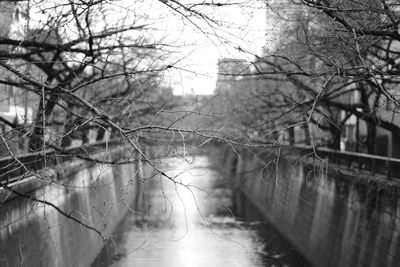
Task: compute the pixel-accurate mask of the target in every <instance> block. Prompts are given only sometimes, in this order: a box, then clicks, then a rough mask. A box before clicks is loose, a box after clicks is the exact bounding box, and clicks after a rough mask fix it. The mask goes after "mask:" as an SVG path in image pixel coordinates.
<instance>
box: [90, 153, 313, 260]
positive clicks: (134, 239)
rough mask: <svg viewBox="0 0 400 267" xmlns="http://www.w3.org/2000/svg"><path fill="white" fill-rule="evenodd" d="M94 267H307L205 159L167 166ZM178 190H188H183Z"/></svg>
mask: <svg viewBox="0 0 400 267" xmlns="http://www.w3.org/2000/svg"><path fill="white" fill-rule="evenodd" d="M159 168H160V169H162V170H165V171H166V173H167V174H168V175H169V176H171V177H173V178H174V179H175V181H176V182H177V183H173V182H172V181H169V180H166V179H165V178H163V179H161V178H160V177H159V176H155V177H152V178H149V179H147V180H146V182H145V184H146V193H145V201H144V203H145V206H146V207H147V208H144V209H143V211H132V212H131V213H129V214H127V216H126V217H125V219H124V220H123V221H122V223H121V224H120V225H119V227H118V228H117V230H116V231H115V233H114V234H113V240H112V241H110V242H109V243H108V244H107V246H106V247H105V248H104V249H103V251H102V252H101V254H100V255H99V256H98V257H97V259H96V260H95V262H94V263H93V265H92V266H93V267H95V266H96V267H97V266H100V267H105V266H113V267H117V266H118V267H119V266H135V267H141V266H143V267H153V266H154V267H168V266H171V267H172V266H174V267H181V266H182V267H196V266H199V267H200V266H208V267H210V266H218V267H223V266H230V267H231V266H243V267H251V266H310V265H309V264H308V263H307V262H306V261H305V260H304V259H303V258H302V257H301V256H300V255H299V254H297V253H296V251H295V250H294V248H293V247H292V246H291V245H290V244H289V243H287V242H286V241H285V240H284V239H283V238H282V237H281V236H280V235H279V234H278V233H277V232H276V230H274V229H273V227H272V226H271V225H269V224H268V223H267V222H265V221H264V220H263V219H262V217H261V216H260V215H259V213H258V212H257V210H256V209H255V207H254V206H252V205H251V203H249V202H248V201H247V199H246V198H245V197H244V196H243V195H241V194H240V193H238V192H236V191H235V190H233V189H231V188H228V187H227V186H226V183H225V181H224V179H223V177H222V176H221V175H220V174H219V173H218V170H216V169H215V168H213V167H212V164H211V162H210V160H209V159H208V158H207V157H206V156H202V157H196V158H194V159H193V161H184V160H181V159H178V158H172V159H168V160H165V161H164V162H163V163H162V164H161V165H160V167H159ZM180 184H186V185H188V186H187V187H185V186H182V185H180Z"/></svg>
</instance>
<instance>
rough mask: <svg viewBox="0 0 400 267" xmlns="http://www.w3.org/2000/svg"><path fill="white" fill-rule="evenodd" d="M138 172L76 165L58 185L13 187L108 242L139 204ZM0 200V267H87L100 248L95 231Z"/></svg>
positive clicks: (21, 202)
mask: <svg viewBox="0 0 400 267" xmlns="http://www.w3.org/2000/svg"><path fill="white" fill-rule="evenodd" d="M142 167H143V166H141V165H139V164H127V165H118V166H112V167H111V166H108V165H101V164H97V165H92V166H90V165H87V164H78V165H75V166H74V165H72V166H70V167H69V168H68V169H69V171H68V173H65V174H64V177H61V179H58V182H48V181H41V180H40V179H38V178H32V179H30V180H29V179H28V180H25V181H24V183H21V184H19V185H17V186H16V187H15V188H17V189H18V190H21V191H23V192H25V193H29V194H31V195H32V196H34V197H36V198H39V199H43V200H46V201H49V202H51V203H54V204H55V205H57V206H58V207H59V208H61V209H62V210H64V211H65V212H67V213H68V214H71V215H73V216H75V217H77V218H80V219H81V220H82V221H83V222H84V223H86V224H88V225H91V226H94V227H97V228H99V229H101V230H102V232H103V233H104V235H105V236H106V237H108V236H109V235H110V234H111V233H112V232H113V230H114V228H115V227H116V225H117V224H118V223H119V222H120V220H121V219H122V218H123V217H124V215H125V214H126V212H127V211H128V207H132V208H134V209H135V208H136V207H138V206H140V205H141V202H142V194H141V190H140V182H139V179H140V178H141V172H142V171H143V169H142ZM145 168H147V167H145ZM148 172H149V171H148ZM0 197H1V201H2V204H0V240H1V242H0V266H4V267H8V266H9V267H14V266H29V267H35V266H38V267H39V266H40V267H43V266H49V267H54V266H63V267H67V266H71V267H72V266H73V267H79V266H82V267H88V266H90V264H91V263H92V261H93V260H94V259H95V257H96V256H97V255H98V253H99V252H100V250H101V249H102V247H103V245H104V243H103V241H102V239H101V238H100V236H99V235H98V234H97V233H96V232H94V231H91V230H88V229H87V228H85V227H83V226H82V225H79V224H77V223H76V222H74V221H72V220H70V219H68V218H66V217H65V216H63V215H62V214H60V213H59V212H57V211H56V210H55V209H53V208H52V207H50V206H48V205H43V204H35V202H32V201H30V200H29V199H26V198H21V197H15V196H13V195H10V194H9V193H8V192H6V191H4V190H3V191H0Z"/></svg>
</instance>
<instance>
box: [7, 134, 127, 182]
mask: <svg viewBox="0 0 400 267" xmlns="http://www.w3.org/2000/svg"><path fill="white" fill-rule="evenodd" d="M119 143H120V141H119V140H109V141H101V142H96V143H90V144H89V143H88V144H84V145H81V146H77V147H68V148H65V149H64V148H63V149H56V148H50V149H46V150H41V151H38V152H34V153H27V154H23V155H17V156H15V157H12V156H6V157H2V158H1V159H0V183H10V182H13V181H15V180H16V179H20V178H21V177H22V176H23V175H25V174H29V172H36V171H38V170H41V169H43V168H45V167H52V166H55V165H57V164H62V163H64V162H67V161H71V160H74V159H77V158H84V157H89V156H90V155H91V154H93V153H96V152H100V151H104V149H106V148H113V147H116V146H117V145H118V144H119Z"/></svg>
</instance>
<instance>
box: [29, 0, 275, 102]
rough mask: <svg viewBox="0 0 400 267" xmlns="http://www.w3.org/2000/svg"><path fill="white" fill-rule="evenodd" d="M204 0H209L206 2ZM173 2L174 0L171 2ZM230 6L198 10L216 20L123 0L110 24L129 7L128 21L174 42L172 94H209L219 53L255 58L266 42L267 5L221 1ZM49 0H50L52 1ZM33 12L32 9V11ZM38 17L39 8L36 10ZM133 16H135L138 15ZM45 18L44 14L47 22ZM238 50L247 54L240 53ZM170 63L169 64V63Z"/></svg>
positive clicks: (148, 0) (256, 0) (146, 0)
mask: <svg viewBox="0 0 400 267" xmlns="http://www.w3.org/2000/svg"><path fill="white" fill-rule="evenodd" d="M210 1H211V0H210ZM210 1H208V2H210ZM172 2H173V1H172ZM202 2H205V1H204V0H179V3H184V4H188V3H202ZM214 2H224V3H226V2H228V3H229V2H230V3H233V4H232V5H228V6H223V7H213V8H202V9H200V12H202V13H204V14H207V15H208V16H209V17H210V18H212V19H215V20H216V21H217V24H218V25H216V24H214V25H211V26H210V24H208V23H207V22H206V21H205V20H202V19H196V18H193V17H190V21H189V20H188V19H187V18H184V17H182V16H181V15H180V14H178V13H177V12H175V11H173V10H172V9H170V8H168V7H167V6H166V5H165V4H164V3H162V1H159V0H135V1H132V0H122V1H117V2H115V3H117V4H115V10H113V11H110V12H111V13H113V15H112V16H110V17H109V18H108V19H109V20H110V21H108V23H111V24H113V23H118V21H119V20H120V19H121V14H120V13H119V12H118V10H119V9H120V8H121V9H120V11H121V12H123V11H126V10H128V9H129V10H130V13H128V14H129V20H132V21H136V19H138V20H140V19H141V20H142V22H143V23H149V24H150V28H152V29H154V30H152V31H150V32H149V35H150V36H151V37H152V38H153V39H154V40H155V41H157V40H161V41H160V42H163V43H167V44H171V45H173V46H177V47H178V48H177V49H176V53H174V54H173V55H172V56H171V57H170V62H165V64H166V65H167V64H168V65H173V66H174V67H173V68H170V69H169V70H168V71H167V72H166V73H165V74H164V75H165V76H164V78H165V79H164V83H165V85H166V86H170V87H172V88H173V90H174V91H173V92H174V94H212V93H213V91H214V88H215V84H216V79H217V62H218V59H220V58H244V59H248V60H253V58H254V54H260V53H261V51H262V47H263V46H265V45H266V39H267V38H266V29H267V19H266V13H267V12H266V8H265V2H264V1H262V0H247V1H241V0H220V1H214ZM49 3H52V1H50V2H49ZM32 12H34V10H32ZM34 13H35V15H36V17H37V19H38V20H40V12H39V11H36V12H34ZM136 17H137V18H136ZM46 19H47V18H43V20H44V21H46ZM238 47H240V49H241V50H245V51H249V52H250V53H243V52H240V51H239V49H238ZM171 63H172V64H171Z"/></svg>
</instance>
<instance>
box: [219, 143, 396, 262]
mask: <svg viewBox="0 0 400 267" xmlns="http://www.w3.org/2000/svg"><path fill="white" fill-rule="evenodd" d="M237 152H238V151H233V150H232V149H231V148H226V149H220V150H219V152H218V151H217V150H216V151H214V154H215V155H219V156H220V157H219V161H216V162H219V165H220V166H221V167H220V168H221V169H225V170H228V172H227V175H229V176H230V177H231V178H232V179H234V180H235V183H234V185H235V186H236V187H237V188H238V190H241V191H243V192H244V193H245V194H246V195H247V197H248V198H249V199H250V200H251V201H252V202H253V203H254V204H256V206H257V207H258V208H259V209H260V211H261V212H262V213H263V214H264V216H265V217H266V218H267V219H268V220H270V221H271V222H272V223H273V224H274V225H275V226H276V228H277V229H278V230H279V231H280V232H281V233H282V234H283V235H284V236H285V237H286V238H287V239H288V240H289V241H290V242H291V243H292V244H293V245H294V246H295V247H296V249H297V250H298V251H300V252H301V253H302V254H303V255H304V256H305V257H306V258H308V259H309V261H310V262H311V263H312V264H313V265H315V266H316V267H338V266H340V267H356V266H374V267H384V266H392V267H395V266H400V234H399V233H400V194H399V192H400V190H399V184H398V182H395V181H387V180H384V178H382V179H378V178H377V177H368V175H367V174H355V175H346V174H340V173H338V172H336V171H334V170H332V169H330V168H328V167H327V166H326V165H325V164H321V163H320V162H319V161H315V162H316V164H315V165H314V164H311V163H310V162H308V163H307V164H306V163H304V161H302V160H300V159H299V158H297V159H294V158H293V157H292V159H291V160H285V156H283V155H280V157H278V156H277V154H276V153H271V152H268V151H265V152H259V153H258V155H257V157H258V159H255V157H254V154H251V153H249V152H244V151H239V153H238V154H239V155H240V156H239V157H238V154H237ZM289 154H290V153H289Z"/></svg>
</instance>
